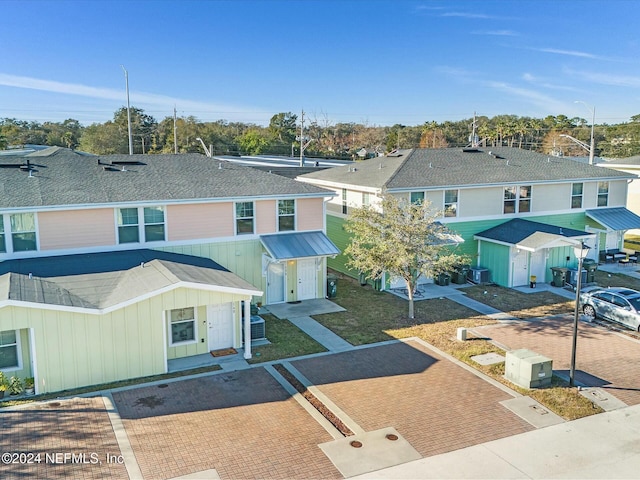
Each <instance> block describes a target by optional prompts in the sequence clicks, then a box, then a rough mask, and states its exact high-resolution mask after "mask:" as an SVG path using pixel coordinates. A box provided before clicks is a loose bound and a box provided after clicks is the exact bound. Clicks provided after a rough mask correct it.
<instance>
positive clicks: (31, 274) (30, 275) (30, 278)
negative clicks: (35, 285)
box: [29, 272, 33, 280]
mask: <svg viewBox="0 0 640 480" xmlns="http://www.w3.org/2000/svg"><path fill="white" fill-rule="evenodd" d="M32 279H33V273H31V272H29V280H32Z"/></svg>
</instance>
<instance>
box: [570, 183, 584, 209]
mask: <svg viewBox="0 0 640 480" xmlns="http://www.w3.org/2000/svg"><path fill="white" fill-rule="evenodd" d="M583 187H584V184H582V183H574V184H573V185H572V186H571V208H582V190H583Z"/></svg>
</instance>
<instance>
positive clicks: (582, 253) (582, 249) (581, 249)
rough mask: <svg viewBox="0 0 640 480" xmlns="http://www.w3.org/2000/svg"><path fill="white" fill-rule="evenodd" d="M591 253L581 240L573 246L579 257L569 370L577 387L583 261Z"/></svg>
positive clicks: (573, 385)
mask: <svg viewBox="0 0 640 480" xmlns="http://www.w3.org/2000/svg"><path fill="white" fill-rule="evenodd" d="M588 253H589V246H587V245H585V244H584V243H583V242H580V243H579V244H578V245H576V246H575V247H573V254H574V255H575V256H576V258H577V259H578V279H577V281H576V282H577V283H576V308H575V315H574V317H573V345H572V347H571V370H569V385H570V386H572V387H575V375H576V345H577V343H578V315H579V313H580V312H579V310H580V288H581V287H582V262H583V261H584V259H585V258H586V257H587V254H588Z"/></svg>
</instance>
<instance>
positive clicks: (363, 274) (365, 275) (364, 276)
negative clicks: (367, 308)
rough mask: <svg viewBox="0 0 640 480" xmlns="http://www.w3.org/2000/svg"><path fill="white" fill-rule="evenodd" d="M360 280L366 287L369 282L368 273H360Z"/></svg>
mask: <svg viewBox="0 0 640 480" xmlns="http://www.w3.org/2000/svg"><path fill="white" fill-rule="evenodd" d="M358 280H360V285H361V286H363V287H364V286H365V285H366V284H367V274H366V273H364V272H360V273H359V274H358Z"/></svg>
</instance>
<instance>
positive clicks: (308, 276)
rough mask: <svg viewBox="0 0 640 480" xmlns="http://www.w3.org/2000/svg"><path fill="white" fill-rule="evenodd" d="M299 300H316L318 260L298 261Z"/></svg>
mask: <svg viewBox="0 0 640 480" xmlns="http://www.w3.org/2000/svg"><path fill="white" fill-rule="evenodd" d="M297 263H298V265H297V266H298V269H297V270H298V297H297V298H298V300H310V299H312V298H316V284H317V277H316V273H317V272H316V259H315V258H306V259H303V260H298V262H297Z"/></svg>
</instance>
